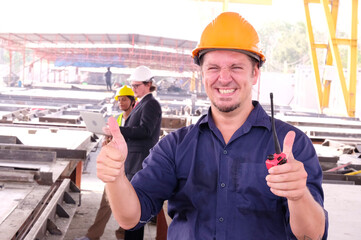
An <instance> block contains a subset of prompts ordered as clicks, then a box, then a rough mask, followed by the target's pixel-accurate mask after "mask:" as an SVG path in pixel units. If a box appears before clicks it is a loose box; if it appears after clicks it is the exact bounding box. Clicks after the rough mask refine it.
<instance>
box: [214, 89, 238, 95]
mask: <svg viewBox="0 0 361 240" xmlns="http://www.w3.org/2000/svg"><path fill="white" fill-rule="evenodd" d="M218 91H219V92H220V93H221V94H229V93H233V92H234V91H236V89H234V88H232V89H218Z"/></svg>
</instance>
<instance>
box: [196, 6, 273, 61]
mask: <svg viewBox="0 0 361 240" xmlns="http://www.w3.org/2000/svg"><path fill="white" fill-rule="evenodd" d="M212 50H234V51H239V52H242V53H244V54H247V55H249V56H251V57H253V58H255V59H256V60H258V62H259V65H260V66H261V65H262V64H263V63H264V62H265V61H266V58H265V56H264V55H263V53H262V51H261V50H260V48H259V38H258V34H257V32H256V30H255V29H254V28H253V26H252V25H251V24H250V23H249V22H247V20H245V19H244V18H243V17H242V16H241V15H239V14H238V13H235V12H223V13H221V14H220V15H218V17H216V18H215V19H214V20H213V21H212V22H211V23H210V24H208V26H207V27H206V28H205V29H204V31H203V33H202V36H201V39H200V41H199V43H198V46H197V47H196V48H195V49H194V50H193V51H192V57H193V59H194V62H195V63H196V64H198V65H199V59H200V58H201V57H202V55H203V54H204V53H206V52H208V51H212Z"/></svg>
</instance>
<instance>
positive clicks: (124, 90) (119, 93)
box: [114, 85, 134, 101]
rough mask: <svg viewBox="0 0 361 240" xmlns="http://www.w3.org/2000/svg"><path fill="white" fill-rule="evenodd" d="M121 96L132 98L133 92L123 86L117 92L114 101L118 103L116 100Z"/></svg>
mask: <svg viewBox="0 0 361 240" xmlns="http://www.w3.org/2000/svg"><path fill="white" fill-rule="evenodd" d="M121 96H132V97H134V92H133V90H132V89H131V88H130V87H128V86H127V85H124V86H123V87H121V88H120V89H119V90H118V91H117V94H116V95H115V97H114V99H115V100H116V101H118V98H119V97H121Z"/></svg>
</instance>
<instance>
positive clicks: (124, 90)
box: [114, 85, 136, 126]
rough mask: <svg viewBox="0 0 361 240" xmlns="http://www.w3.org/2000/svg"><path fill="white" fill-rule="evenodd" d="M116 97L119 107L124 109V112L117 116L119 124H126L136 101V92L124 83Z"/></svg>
mask: <svg viewBox="0 0 361 240" xmlns="http://www.w3.org/2000/svg"><path fill="white" fill-rule="evenodd" d="M114 99H115V101H117V102H118V106H119V109H120V110H122V112H121V113H120V114H119V116H118V117H117V122H118V125H119V126H124V123H125V120H127V118H128V116H129V114H130V112H131V111H132V110H133V108H134V105H135V102H136V98H135V97H134V92H133V90H132V89H131V88H130V87H128V86H127V85H124V86H123V87H121V88H120V89H119V90H118V92H117V94H116V95H115V97H114Z"/></svg>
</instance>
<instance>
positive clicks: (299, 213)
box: [97, 12, 328, 240]
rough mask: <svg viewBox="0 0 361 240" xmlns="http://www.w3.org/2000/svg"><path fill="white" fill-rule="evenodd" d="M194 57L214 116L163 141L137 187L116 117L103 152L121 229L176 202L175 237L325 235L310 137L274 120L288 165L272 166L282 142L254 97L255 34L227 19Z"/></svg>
mask: <svg viewBox="0 0 361 240" xmlns="http://www.w3.org/2000/svg"><path fill="white" fill-rule="evenodd" d="M192 56H193V58H194V59H195V62H196V63H197V64H199V65H200V71H201V74H202V80H203V84H204V87H205V89H206V92H207V95H208V97H209V99H210V102H211V107H210V109H209V111H208V114H206V115H204V116H202V117H201V118H200V119H199V121H198V122H197V123H195V124H194V125H191V126H188V127H185V128H182V129H179V130H178V131H175V132H172V133H171V134H168V135H167V136H165V137H164V138H162V140H160V141H159V143H158V144H157V145H156V146H155V147H154V148H153V149H152V150H151V152H150V154H149V156H148V157H147V158H146V159H145V161H144V165H143V166H144V168H143V169H142V170H141V171H139V172H138V173H137V174H136V175H135V176H134V178H133V179H132V181H131V183H130V182H129V181H128V180H127V178H126V177H125V174H124V170H123V166H124V160H125V159H126V156H127V153H128V151H127V148H126V144H125V142H124V139H123V137H122V135H121V134H120V133H119V131H118V129H117V124H116V121H115V119H112V118H111V119H109V128H110V130H111V132H112V135H113V141H112V142H110V143H109V144H108V145H107V146H105V147H104V148H103V149H102V151H101V152H100V154H99V155H98V159H97V161H98V164H97V170H98V172H97V174H98V177H99V178H100V179H101V180H103V181H104V182H106V189H107V191H108V192H109V193H110V194H109V199H110V203H111V207H112V210H113V214H114V216H115V219H116V220H117V221H118V223H119V224H120V226H122V227H124V228H126V229H127V228H134V227H135V228H137V227H140V226H142V225H144V224H145V222H147V221H148V219H149V218H151V217H152V216H153V215H156V214H157V213H158V211H159V210H160V209H161V208H162V205H163V201H165V200H168V214H169V216H170V217H171V218H172V219H173V220H172V223H171V224H170V225H169V228H168V238H167V239H170V240H172V239H217V240H232V239H247V240H249V239H256V240H260V239H267V240H270V239H272V240H273V239H277V240H280V239H326V238H327V229H328V220H327V212H326V211H325V210H324V209H323V190H322V186H321V183H322V170H321V168H320V165H319V161H318V158H317V155H316V152H315V149H314V147H313V145H312V143H311V141H310V139H309V138H308V137H307V136H306V135H305V134H304V133H303V132H301V131H300V130H299V129H297V128H295V127H293V126H291V125H289V124H287V123H284V122H282V121H280V120H277V119H276V122H275V126H276V131H277V134H278V138H279V139H280V142H281V146H282V145H283V149H282V150H283V153H285V155H286V156H287V159H288V162H287V163H285V164H283V165H277V166H274V167H272V168H270V169H269V170H268V169H267V167H266V164H265V161H266V160H267V156H268V155H271V154H274V152H275V145H274V140H273V135H272V124H271V117H270V116H268V115H267V113H266V112H265V111H264V109H263V108H262V106H261V105H260V104H259V103H258V102H257V101H252V86H253V85H255V84H256V83H257V81H258V79H259V77H260V66H261V65H262V63H263V62H264V61H265V56H264V55H263V53H262V52H261V50H260V49H259V39H258V34H257V32H256V31H255V29H254V28H253V27H252V25H251V24H250V23H248V22H247V21H246V20H245V19H244V18H243V17H242V16H240V15H239V14H238V13H232V12H225V13H222V14H220V15H219V16H218V17H217V18H215V19H214V20H213V21H212V22H211V23H210V24H209V25H208V26H207V27H206V28H205V30H204V31H203V33H202V36H201V40H200V42H199V44H198V46H197V48H196V49H194V51H193V52H192ZM128 154H129V153H128ZM125 208H126V209H125Z"/></svg>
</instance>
